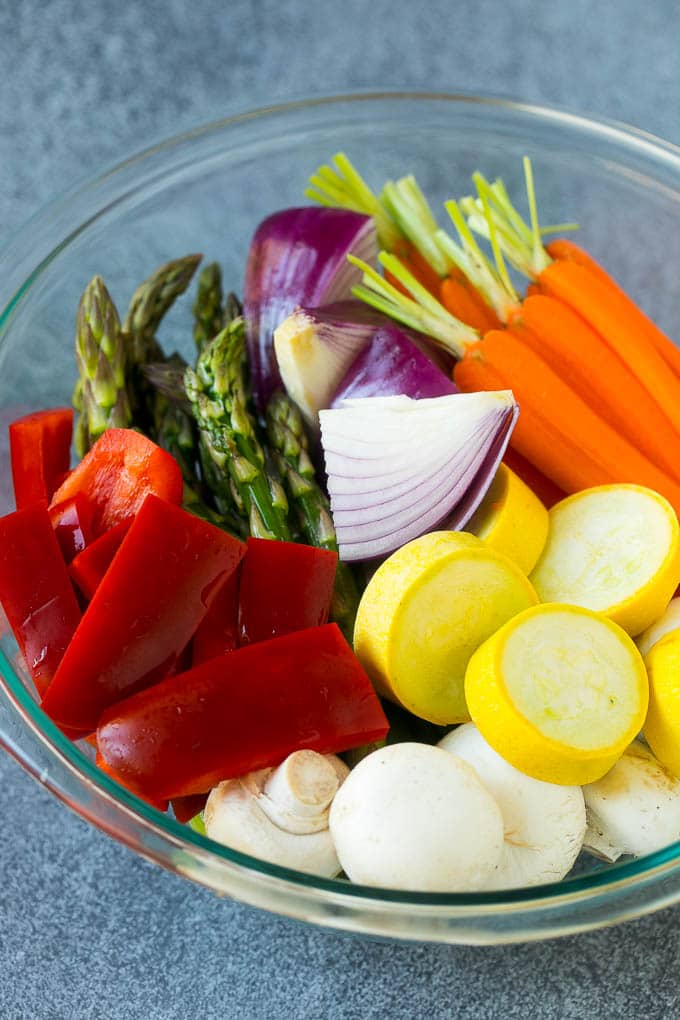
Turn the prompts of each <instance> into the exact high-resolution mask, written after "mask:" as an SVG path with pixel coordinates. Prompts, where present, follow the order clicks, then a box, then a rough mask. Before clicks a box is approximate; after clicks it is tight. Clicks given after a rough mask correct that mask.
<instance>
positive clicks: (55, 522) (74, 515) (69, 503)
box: [49, 492, 92, 564]
mask: <svg viewBox="0 0 680 1020" xmlns="http://www.w3.org/2000/svg"><path fill="white" fill-rule="evenodd" d="M49 514H50V520H51V521H52V527H53V528H54V533H55V535H56V536H57V541H58V542H59V547H60V548H61V552H62V555H63V557H64V560H65V561H66V563H67V564H68V563H70V562H71V560H73V559H74V558H75V557H76V556H77V555H78V553H81V552H82V551H83V549H84V548H85V546H86V545H87V544H88V542H91V541H92V505H91V504H90V502H89V500H88V499H87V497H86V496H84V495H83V494H82V493H81V492H79V493H78V494H77V495H76V496H72V497H71V499H67V500H65V501H64V502H63V503H57V504H56V506H52V507H50V511H49Z"/></svg>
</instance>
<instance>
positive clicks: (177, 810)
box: [170, 793, 208, 825]
mask: <svg viewBox="0 0 680 1020" xmlns="http://www.w3.org/2000/svg"><path fill="white" fill-rule="evenodd" d="M207 799H208V794H207V793H196V794H192V795H191V797H175V798H174V799H173V800H172V801H171V802H170V803H171V804H172V810H173V812H174V815H175V818H176V819H177V821H178V822H181V823H182V825H185V824H186V822H188V821H190V820H191V819H192V818H195V817H196V815H197V814H198V813H199V811H202V810H203V808H204V807H205V802H206V801H207Z"/></svg>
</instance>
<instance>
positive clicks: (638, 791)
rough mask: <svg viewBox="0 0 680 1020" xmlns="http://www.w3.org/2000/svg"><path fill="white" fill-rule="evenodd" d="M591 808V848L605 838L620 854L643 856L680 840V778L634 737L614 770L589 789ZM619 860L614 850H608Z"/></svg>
mask: <svg viewBox="0 0 680 1020" xmlns="http://www.w3.org/2000/svg"><path fill="white" fill-rule="evenodd" d="M583 794H584V796H585V800H586V808H587V812H588V832H587V833H586V846H587V847H588V848H590V847H591V837H592V835H593V832H594V834H595V837H596V838H595V840H594V849H596V850H598V849H601V840H602V839H604V840H605V841H606V843H608V844H610V845H611V846H612V847H614V848H616V849H617V850H618V852H619V854H621V853H624V854H633V855H634V856H635V857H642V856H643V855H644V854H651V853H652V852H653V851H654V850H660V849H661V848H662V847H664V846H668V844H669V843H673V842H675V840H677V839H680V779H677V778H676V777H675V776H674V775H672V774H671V773H670V772H669V771H668V770H667V769H666V768H664V766H663V765H662V764H661V762H660V761H658V759H657V758H655V756H654V755H653V754H652V752H651V751H650V750H649V748H648V747H645V745H644V744H642V743H641V742H640V741H639V740H634V741H633V743H632V744H631V745H630V747H629V748H628V749H627V750H626V751H625V752H624V754H623V756H622V757H621V758H619V760H618V762H617V763H616V765H614V767H613V768H612V769H610V771H609V772H608V773H607V774H606V776H603V777H602V779H598V780H597V782H596V783H589V784H588V786H584V787H583ZM605 856H607V858H608V859H610V860H615V859H616V857H615V856H614V853H613V852H612V851H611V850H610V852H609V853H608V854H605Z"/></svg>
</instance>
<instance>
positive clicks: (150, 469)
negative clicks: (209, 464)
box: [52, 429, 184, 537]
mask: <svg viewBox="0 0 680 1020" xmlns="http://www.w3.org/2000/svg"><path fill="white" fill-rule="evenodd" d="M183 488H184V484H183V482H182V472H181V471H180V469H179V466H178V464H177V461H176V460H175V459H174V457H171V456H170V454H169V453H166V452H165V450H162V449H161V448H160V446H156V444H155V443H152V442H151V440H150V439H147V438H146V436H143V435H141V434H140V433H139V432H134V431H132V429H109V430H108V431H107V432H105V433H104V435H103V436H102V437H101V438H100V439H98V440H97V442H96V443H95V444H94V446H93V447H92V449H91V450H90V451H89V453H87V454H86V455H85V456H84V457H83V459H82V460H81V462H80V464H78V466H77V467H76V468H74V469H73V471H72V472H71V473H70V475H69V476H68V478H67V479H66V480H65V481H64V482H63V484H62V485H60V487H59V488H58V489H57V491H56V492H55V494H54V497H53V500H52V502H53V504H56V503H62V502H63V501H64V500H65V499H69V498H70V497H71V496H75V495H76V494H77V493H83V494H84V495H85V496H87V497H88V499H89V500H90V501H91V503H92V504H93V507H94V517H93V522H92V524H93V528H94V534H95V537H96V536H97V535H101V534H103V532H105V531H108V529H109V528H113V527H115V525H116V524H120V522H121V521H124V520H125V519H126V518H128V517H134V515H135V514H136V513H137V511H138V510H139V508H140V507H141V505H142V503H143V502H144V500H145V498H146V497H147V495H148V494H149V493H154V494H155V495H156V496H160V498H161V499H165V500H167V501H168V502H169V503H177V504H179V503H181V502H182V494H183Z"/></svg>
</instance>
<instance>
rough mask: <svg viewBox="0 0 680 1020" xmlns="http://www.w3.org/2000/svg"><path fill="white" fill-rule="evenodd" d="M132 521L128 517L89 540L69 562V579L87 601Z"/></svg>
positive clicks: (98, 583)
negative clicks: (92, 540)
mask: <svg viewBox="0 0 680 1020" xmlns="http://www.w3.org/2000/svg"><path fill="white" fill-rule="evenodd" d="M132 521H133V518H132V517H128V518H127V520H125V521H121V522H120V524H116V526H115V528H110V529H109V530H108V531H105V532H104V534H103V535H100V536H99V538H96V539H95V540H94V542H91V543H90V544H89V545H88V546H87V547H86V548H85V549H83V551H82V552H80V553H78V555H77V556H76V557H75V559H74V560H73V561H72V562H71V565H70V566H69V569H68V572H69V574H70V575H71V580H72V581H73V582H74V583H75V584H76V585H77V586H78V589H79V590H80V591H81V592H82V593H83V595H84V596H85V598H86V599H87V600H88V601H89V600H90V599H91V598H92V596H93V595H94V593H95V592H96V590H97V588H98V587H99V585H100V583H101V580H102V578H103V576H104V574H105V573H106V571H107V570H108V569H109V567H110V566H111V563H112V561H113V557H114V556H115V555H116V553H117V552H118V550H119V549H120V546H121V543H122V541H123V539H124V538H125V536H126V535H127V533H128V531H129V530H130V525H131V524H132Z"/></svg>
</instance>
